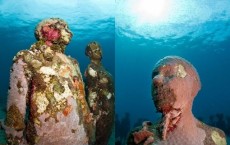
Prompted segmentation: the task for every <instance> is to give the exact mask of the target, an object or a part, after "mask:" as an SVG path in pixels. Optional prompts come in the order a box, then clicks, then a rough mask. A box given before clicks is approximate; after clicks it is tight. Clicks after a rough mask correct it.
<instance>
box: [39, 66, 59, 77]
mask: <svg viewBox="0 0 230 145" xmlns="http://www.w3.org/2000/svg"><path fill="white" fill-rule="evenodd" d="M40 73H42V74H45V75H57V73H56V71H55V70H54V69H52V68H51V67H46V66H43V67H41V68H40Z"/></svg>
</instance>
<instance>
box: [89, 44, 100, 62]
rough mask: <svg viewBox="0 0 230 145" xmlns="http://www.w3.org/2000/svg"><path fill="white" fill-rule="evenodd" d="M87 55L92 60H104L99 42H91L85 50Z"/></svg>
mask: <svg viewBox="0 0 230 145" xmlns="http://www.w3.org/2000/svg"><path fill="white" fill-rule="evenodd" d="M85 55H86V56H88V57H89V58H90V59H91V60H98V61H101V59H102V50H101V46H100V44H99V43H98V42H95V41H94V42H90V43H89V44H88V45H87V46H86V49H85Z"/></svg>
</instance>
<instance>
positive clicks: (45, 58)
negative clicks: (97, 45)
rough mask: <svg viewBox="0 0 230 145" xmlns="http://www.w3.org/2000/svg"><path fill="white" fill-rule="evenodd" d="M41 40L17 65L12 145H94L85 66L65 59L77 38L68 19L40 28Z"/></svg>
mask: <svg viewBox="0 0 230 145" xmlns="http://www.w3.org/2000/svg"><path fill="white" fill-rule="evenodd" d="M35 36H36V38H37V40H38V41H37V42H36V43H34V44H33V45H32V46H31V47H30V49H29V50H23V51H20V52H19V53H18V54H17V55H16V56H15V58H14V60H13V61H14V63H13V66H12V69H11V74H10V87H9V96H8V102H7V116H6V119H5V122H4V124H5V125H4V128H5V131H6V134H7V141H8V144H13V145H16V144H37V145H48V144H50V145H54V144H55V145H64V144H65V145H87V144H92V142H93V139H94V127H93V120H92V114H90V110H89V108H88V104H87V102H86V99H85V92H84V84H83V81H82V76H81V73H80V70H79V65H78V62H77V61H76V60H74V59H73V58H71V57H68V56H66V55H65V54H64V50H65V48H66V45H67V44H68V43H69V42H70V40H71V37H72V33H71V32H70V30H69V28H68V26H67V24H66V23H65V22H64V21H63V20H61V19H58V18H50V19H46V20H43V21H41V22H40V23H39V24H38V25H37V27H36V31H35ZM26 109H28V111H26ZM26 114H28V115H26ZM26 116H28V117H26Z"/></svg>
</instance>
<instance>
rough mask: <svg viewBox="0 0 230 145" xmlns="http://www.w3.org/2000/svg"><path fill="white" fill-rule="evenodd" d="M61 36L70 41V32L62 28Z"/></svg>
mask: <svg viewBox="0 0 230 145" xmlns="http://www.w3.org/2000/svg"><path fill="white" fill-rule="evenodd" d="M61 36H62V39H63V40H64V41H65V42H67V43H68V42H69V38H70V34H69V33H67V32H66V31H65V30H64V29H62V30H61Z"/></svg>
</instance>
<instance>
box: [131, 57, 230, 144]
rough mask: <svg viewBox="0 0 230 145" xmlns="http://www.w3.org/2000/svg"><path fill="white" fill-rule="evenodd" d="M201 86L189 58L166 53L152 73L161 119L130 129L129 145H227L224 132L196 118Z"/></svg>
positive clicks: (155, 101)
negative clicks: (195, 111) (197, 97)
mask: <svg viewBox="0 0 230 145" xmlns="http://www.w3.org/2000/svg"><path fill="white" fill-rule="evenodd" d="M200 88H201V83H200V78H199V75H198V73H197V71H196V69H195V68H194V67H193V66H192V64H191V63H189V62H188V61H187V60H185V59H183V58H181V57H178V56H167V57H165V58H163V59H161V60H160V61H159V62H157V64H156V66H155V68H154V69H153V73H152V99H153V101H154V104H155V106H156V109H157V111H158V112H160V113H162V118H161V119H160V121H159V122H156V123H151V122H149V121H145V122H143V124H142V126H140V127H137V128H136V129H134V130H133V131H131V132H130V134H129V137H128V140H127V144H128V145H226V144H227V143H226V137H225V133H224V132H223V131H222V130H220V129H218V128H215V127H211V126H208V125H206V124H204V123H203V122H201V121H199V120H197V119H196V118H195V117H194V115H193V113H192V104H193V100H194V98H195V96H196V95H197V93H198V92H199V90H200Z"/></svg>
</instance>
